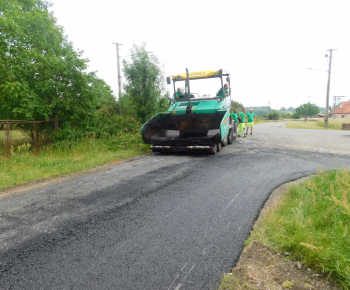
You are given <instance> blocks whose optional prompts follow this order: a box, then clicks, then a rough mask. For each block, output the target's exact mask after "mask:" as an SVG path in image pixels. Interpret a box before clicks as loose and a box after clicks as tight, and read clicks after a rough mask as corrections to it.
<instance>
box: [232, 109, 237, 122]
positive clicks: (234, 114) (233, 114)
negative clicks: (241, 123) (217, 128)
mask: <svg viewBox="0 0 350 290" xmlns="http://www.w3.org/2000/svg"><path fill="white" fill-rule="evenodd" d="M231 117H232V119H233V121H235V123H237V122H238V119H237V109H233V113H232V114H231Z"/></svg>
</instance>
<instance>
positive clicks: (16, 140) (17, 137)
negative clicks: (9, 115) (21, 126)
mask: <svg viewBox="0 0 350 290" xmlns="http://www.w3.org/2000/svg"><path fill="white" fill-rule="evenodd" d="M11 137H12V141H11V144H12V145H13V146H14V147H17V146H19V145H22V144H23V143H28V142H30V138H29V137H28V136H26V135H24V134H23V132H22V131H20V130H16V129H15V130H11ZM1 155H5V130H0V156H1Z"/></svg>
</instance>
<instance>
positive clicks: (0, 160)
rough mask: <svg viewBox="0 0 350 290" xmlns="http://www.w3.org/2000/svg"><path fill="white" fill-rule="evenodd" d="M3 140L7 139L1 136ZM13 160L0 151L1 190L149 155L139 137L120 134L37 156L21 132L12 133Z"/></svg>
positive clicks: (62, 145)
mask: <svg viewBox="0 0 350 290" xmlns="http://www.w3.org/2000/svg"><path fill="white" fill-rule="evenodd" d="M0 133H1V135H0V136H4V133H3V132H0ZM12 139H13V144H14V146H13V148H12V152H13V154H12V157H11V158H6V157H5V149H4V142H2V144H1V145H2V147H0V190H2V189H5V188H9V187H13V186H16V185H21V184H25V183H28V182H31V181H35V180H41V179H46V178H51V177H56V176H61V175H64V174H69V173H73V172H78V171H82V170H86V169H90V168H94V167H97V166H100V165H103V164H106V163H110V162H114V161H118V160H122V159H125V158H129V157H133V156H137V155H140V154H143V153H147V152H150V151H149V146H148V145H145V144H143V142H142V139H141V135H140V133H135V134H120V135H119V136H113V137H111V138H109V139H93V138H91V139H90V138H88V139H83V140H79V141H67V142H61V143H57V144H54V145H51V146H45V147H41V148H40V149H39V150H38V153H37V154H36V155H34V154H33V152H32V150H31V149H32V148H31V146H30V144H28V141H29V140H27V139H26V137H25V136H24V135H23V134H21V132H20V131H13V132H12Z"/></svg>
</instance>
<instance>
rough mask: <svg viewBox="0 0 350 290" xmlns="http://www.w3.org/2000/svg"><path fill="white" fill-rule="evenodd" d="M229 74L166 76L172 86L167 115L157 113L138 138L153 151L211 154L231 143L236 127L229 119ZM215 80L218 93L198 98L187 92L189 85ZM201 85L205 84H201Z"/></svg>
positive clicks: (235, 135)
mask: <svg viewBox="0 0 350 290" xmlns="http://www.w3.org/2000/svg"><path fill="white" fill-rule="evenodd" d="M224 78H226V82H227V85H228V86H227V87H230V75H229V73H227V72H224V71H223V70H221V69H220V70H208V71H196V72H188V70H187V69H186V73H182V74H178V75H174V76H172V77H171V76H170V77H167V84H171V82H172V83H173V87H174V98H172V99H170V100H169V104H170V107H169V109H168V112H166V113H159V114H157V115H155V116H154V117H152V118H151V119H150V120H148V121H147V122H146V123H145V124H144V125H143V126H142V128H141V135H142V139H143V141H144V142H145V143H146V144H152V146H151V147H150V148H151V150H152V151H153V152H171V151H191V150H192V151H193V150H201V151H207V152H210V153H211V154H215V153H216V152H219V151H220V150H221V146H225V145H227V144H232V143H233V142H234V141H235V139H236V137H237V129H236V128H237V127H236V124H235V123H234V121H233V120H232V118H231V116H230V107H231V92H230V90H229V89H226V87H225V86H224ZM208 79H217V81H216V82H217V83H216V88H219V91H218V92H217V93H215V94H214V97H210V94H204V95H202V96H201V95H199V94H198V93H191V90H190V83H191V84H192V82H194V81H195V82H199V81H201V82H206V81H208ZM181 82H182V85H183V83H185V90H184V92H182V93H178V94H176V87H179V86H180V85H181ZM203 85H205V84H203Z"/></svg>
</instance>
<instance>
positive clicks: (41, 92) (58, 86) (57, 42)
mask: <svg viewBox="0 0 350 290" xmlns="http://www.w3.org/2000/svg"><path fill="white" fill-rule="evenodd" d="M49 6H50V4H49V3H48V2H46V1H44V0H6V1H3V0H1V2H0V103H1V107H2V108H3V109H2V111H1V112H0V114H2V115H3V116H6V118H12V119H26V120H42V119H50V118H58V119H59V122H60V124H62V123H75V124H77V123H81V121H82V120H85V119H89V118H91V117H92V116H93V115H94V112H95V110H96V107H97V106H98V102H99V101H98V99H99V98H100V96H101V95H106V94H107V95H108V94H109V95H110V97H111V96H112V93H111V90H110V89H107V88H106V86H105V84H104V85H101V82H100V81H99V80H98V79H97V77H96V76H95V74H94V73H90V74H87V73H86V72H85V70H86V68H87V62H88V60H86V59H83V58H82V51H76V50H74V48H73V45H72V44H71V43H70V42H69V41H68V40H67V38H66V37H65V36H64V34H63V29H62V28H61V27H59V26H58V25H57V24H56V19H55V18H54V16H53V14H52V13H50V12H49V11H48V7H49Z"/></svg>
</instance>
